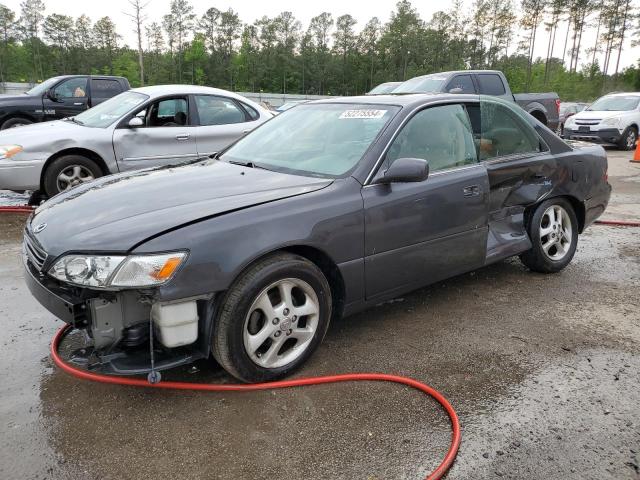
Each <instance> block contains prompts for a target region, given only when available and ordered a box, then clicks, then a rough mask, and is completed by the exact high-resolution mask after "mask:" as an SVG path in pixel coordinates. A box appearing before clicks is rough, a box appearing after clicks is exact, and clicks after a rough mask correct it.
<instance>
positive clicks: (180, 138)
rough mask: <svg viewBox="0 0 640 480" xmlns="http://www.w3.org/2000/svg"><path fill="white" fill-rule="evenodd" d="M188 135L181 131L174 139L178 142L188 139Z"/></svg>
mask: <svg viewBox="0 0 640 480" xmlns="http://www.w3.org/2000/svg"><path fill="white" fill-rule="evenodd" d="M189 137H190V135H189V134H188V133H183V134H181V135H176V140H178V141H179V142H180V141H182V140H189Z"/></svg>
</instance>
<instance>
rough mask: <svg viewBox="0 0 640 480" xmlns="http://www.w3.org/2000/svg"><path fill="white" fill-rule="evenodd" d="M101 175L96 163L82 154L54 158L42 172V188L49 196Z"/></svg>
mask: <svg viewBox="0 0 640 480" xmlns="http://www.w3.org/2000/svg"><path fill="white" fill-rule="evenodd" d="M101 176H102V170H101V168H100V167H99V166H98V164H97V163H96V162H95V161H93V160H91V159H89V158H87V157H83V156H82V155H64V156H62V157H60V158H57V159H55V160H54V161H53V162H51V164H50V165H49V166H48V167H47V169H46V171H45V173H44V182H43V183H44V190H45V192H46V194H47V196H49V197H53V196H54V195H56V194H58V193H60V192H64V191H66V190H69V189H70V188H73V187H75V186H77V185H80V184H81V183H85V182H89V181H91V180H94V179H96V178H98V177H101Z"/></svg>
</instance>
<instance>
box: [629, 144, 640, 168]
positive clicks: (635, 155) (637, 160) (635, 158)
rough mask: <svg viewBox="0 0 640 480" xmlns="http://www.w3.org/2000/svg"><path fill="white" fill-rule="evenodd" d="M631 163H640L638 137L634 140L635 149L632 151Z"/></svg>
mask: <svg viewBox="0 0 640 480" xmlns="http://www.w3.org/2000/svg"><path fill="white" fill-rule="evenodd" d="M629 161H630V162H632V163H640V139H639V140H638V141H637V142H636V151H635V152H634V153H633V159H632V160H629Z"/></svg>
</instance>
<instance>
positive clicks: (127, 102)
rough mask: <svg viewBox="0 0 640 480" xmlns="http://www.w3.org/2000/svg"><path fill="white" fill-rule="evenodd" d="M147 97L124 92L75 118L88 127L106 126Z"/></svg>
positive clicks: (74, 118) (77, 121)
mask: <svg viewBox="0 0 640 480" xmlns="http://www.w3.org/2000/svg"><path fill="white" fill-rule="evenodd" d="M147 98H149V96H148V95H144V94H142V93H138V92H131V91H129V92H124V93H121V94H120V95H116V96H115V97H113V98H110V99H109V100H106V101H104V102H102V103H100V104H98V105H96V106H95V107H93V108H90V109H89V110H87V111H85V112H82V113H81V114H79V115H76V116H75V117H73V120H74V121H75V122H76V123H79V124H80V125H86V126H87V127H97V128H105V127H108V126H109V125H111V124H112V123H113V122H115V121H116V120H119V119H120V118H122V116H123V115H124V114H125V113H128V112H130V111H131V110H132V109H134V108H135V107H137V106H138V105H140V104H141V103H142V102H144V101H145V100H146V99H147Z"/></svg>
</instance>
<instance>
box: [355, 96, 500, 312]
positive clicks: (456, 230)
mask: <svg viewBox="0 0 640 480" xmlns="http://www.w3.org/2000/svg"><path fill="white" fill-rule="evenodd" d="M398 158H422V159H425V160H427V161H428V162H429V172H430V173H429V177H428V178H427V179H426V180H424V181H422V182H413V183H391V184H373V185H367V186H365V187H364V188H363V189H362V196H363V200H364V211H365V285H366V297H367V300H371V299H376V298H377V297H386V296H388V295H392V294H393V293H394V292H400V291H407V290H410V289H412V288H417V287H419V286H421V285H426V284H429V283H433V282H436V281H438V280H441V279H444V278H447V277H451V276H453V275H457V274H459V273H462V272H465V271H468V270H472V269H475V268H477V267H480V266H482V265H483V264H484V260H485V256H486V245H487V229H488V227H487V198H488V193H489V181H488V176H487V171H486V168H485V165H484V164H483V163H480V162H479V161H478V156H477V152H476V147H475V142H474V139H473V133H472V130H471V124H470V121H469V118H468V115H467V112H466V108H465V107H464V105H460V104H447V105H441V106H435V107H430V108H426V109H424V110H421V111H419V112H418V113H416V114H415V115H414V116H413V117H412V118H411V119H410V120H409V121H408V122H407V123H406V124H405V126H404V127H403V128H402V130H400V132H399V133H398V134H397V136H396V137H395V139H394V140H393V142H392V143H391V144H390V146H389V148H388V149H387V152H386V154H385V159H384V163H383V165H382V167H381V168H380V170H379V171H378V172H377V173H376V176H374V179H375V178H377V177H378V176H379V175H381V174H382V172H384V170H386V169H387V168H389V166H390V165H391V164H392V163H393V162H394V161H395V160H396V159H398Z"/></svg>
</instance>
